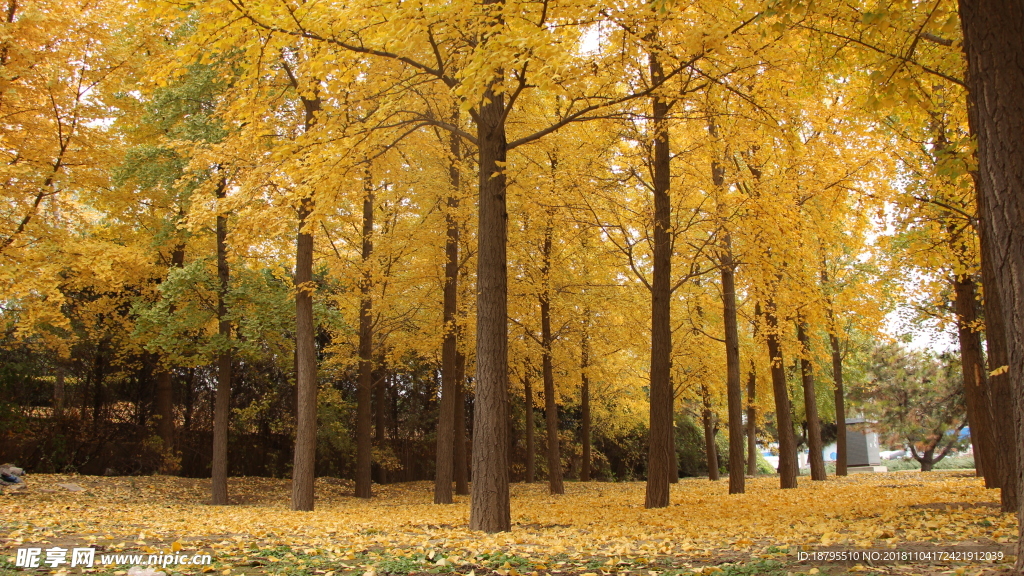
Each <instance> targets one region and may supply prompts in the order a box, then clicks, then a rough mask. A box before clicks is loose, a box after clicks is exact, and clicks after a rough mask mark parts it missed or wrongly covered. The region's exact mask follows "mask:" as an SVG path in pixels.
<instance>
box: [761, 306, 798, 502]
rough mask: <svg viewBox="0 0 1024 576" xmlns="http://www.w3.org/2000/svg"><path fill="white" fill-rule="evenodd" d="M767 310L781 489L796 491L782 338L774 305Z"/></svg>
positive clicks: (769, 356)
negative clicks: (793, 489) (794, 489)
mask: <svg viewBox="0 0 1024 576" xmlns="http://www.w3.org/2000/svg"><path fill="white" fill-rule="evenodd" d="M766 308H767V310H765V313H764V318H765V323H766V324H767V328H768V330H767V332H768V333H767V334H766V335H765V340H766V341H767V344H768V359H769V360H770V361H771V374H772V392H773V393H774V396H775V425H776V428H778V432H779V486H780V487H781V488H796V475H797V466H796V439H795V438H794V437H793V416H792V414H791V409H790V405H789V389H788V388H787V387H786V372H785V369H784V368H783V367H782V339H781V337H780V334H779V321H778V318H776V316H775V304H774V303H773V302H772V301H770V300H769V301H768V305H767V306H766Z"/></svg>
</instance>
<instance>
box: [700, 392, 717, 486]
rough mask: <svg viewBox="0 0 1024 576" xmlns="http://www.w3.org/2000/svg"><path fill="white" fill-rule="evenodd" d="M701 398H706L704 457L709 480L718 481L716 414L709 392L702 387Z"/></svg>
mask: <svg viewBox="0 0 1024 576" xmlns="http://www.w3.org/2000/svg"><path fill="white" fill-rule="evenodd" d="M701 396H703V398H704V410H703V412H702V413H701V420H702V421H703V423H704V455H705V457H706V458H707V464H708V479H709V480H718V479H719V477H720V476H719V473H718V445H717V444H716V443H715V413H714V412H713V411H712V410H711V399H710V398H709V397H708V391H707V389H706V388H704V387H703V386H702V387H701Z"/></svg>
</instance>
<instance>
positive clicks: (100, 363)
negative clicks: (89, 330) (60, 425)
mask: <svg viewBox="0 0 1024 576" xmlns="http://www.w3.org/2000/svg"><path fill="white" fill-rule="evenodd" d="M105 343H106V342H105V340H100V342H99V344H97V345H96V356H95V358H94V359H93V371H92V384H93V389H92V424H93V426H95V427H99V424H100V415H101V414H102V412H103V402H104V394H103V380H104V378H105V377H106V373H107V359H106V356H104V354H103V347H104V345H105Z"/></svg>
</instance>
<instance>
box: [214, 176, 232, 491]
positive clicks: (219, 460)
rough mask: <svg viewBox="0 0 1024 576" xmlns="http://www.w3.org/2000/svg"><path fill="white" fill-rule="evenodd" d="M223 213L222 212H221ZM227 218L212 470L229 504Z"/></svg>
mask: <svg viewBox="0 0 1024 576" xmlns="http://www.w3.org/2000/svg"><path fill="white" fill-rule="evenodd" d="M226 192H227V182H226V181H225V180H221V181H220V184H219V185H218V186H217V198H218V200H220V199H223V198H224V197H225V196H226ZM220 210H223V208H220ZM227 239H228V217H227V214H226V213H223V212H222V213H219V214H217V281H218V284H219V286H218V290H217V334H218V336H220V338H221V340H222V342H221V345H222V346H223V347H224V348H223V349H222V350H221V352H220V355H219V356H218V357H217V396H216V400H215V404H214V408H213V465H212V470H211V480H210V486H211V492H212V503H213V504H215V505H224V504H227V503H228V421H229V419H230V418H231V322H230V321H229V320H228V304H227V296H228V290H229V289H230V285H229V281H230V270H229V268H228V244H227Z"/></svg>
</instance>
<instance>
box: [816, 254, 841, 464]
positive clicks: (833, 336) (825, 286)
mask: <svg viewBox="0 0 1024 576" xmlns="http://www.w3.org/2000/svg"><path fill="white" fill-rule="evenodd" d="M821 289H822V291H823V292H825V293H826V294H827V293H828V292H829V280H828V269H827V268H826V267H825V261H824V259H822V262H821ZM825 300H826V305H827V308H826V310H825V317H826V320H827V321H828V335H829V338H828V340H829V345H830V346H831V347H832V385H833V395H834V400H835V407H836V476H846V474H847V471H846V393H845V391H844V390H843V355H842V352H841V350H840V346H839V327H838V326H837V325H836V317H835V311H834V305H833V301H832V297H831V296H826V298H825Z"/></svg>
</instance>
